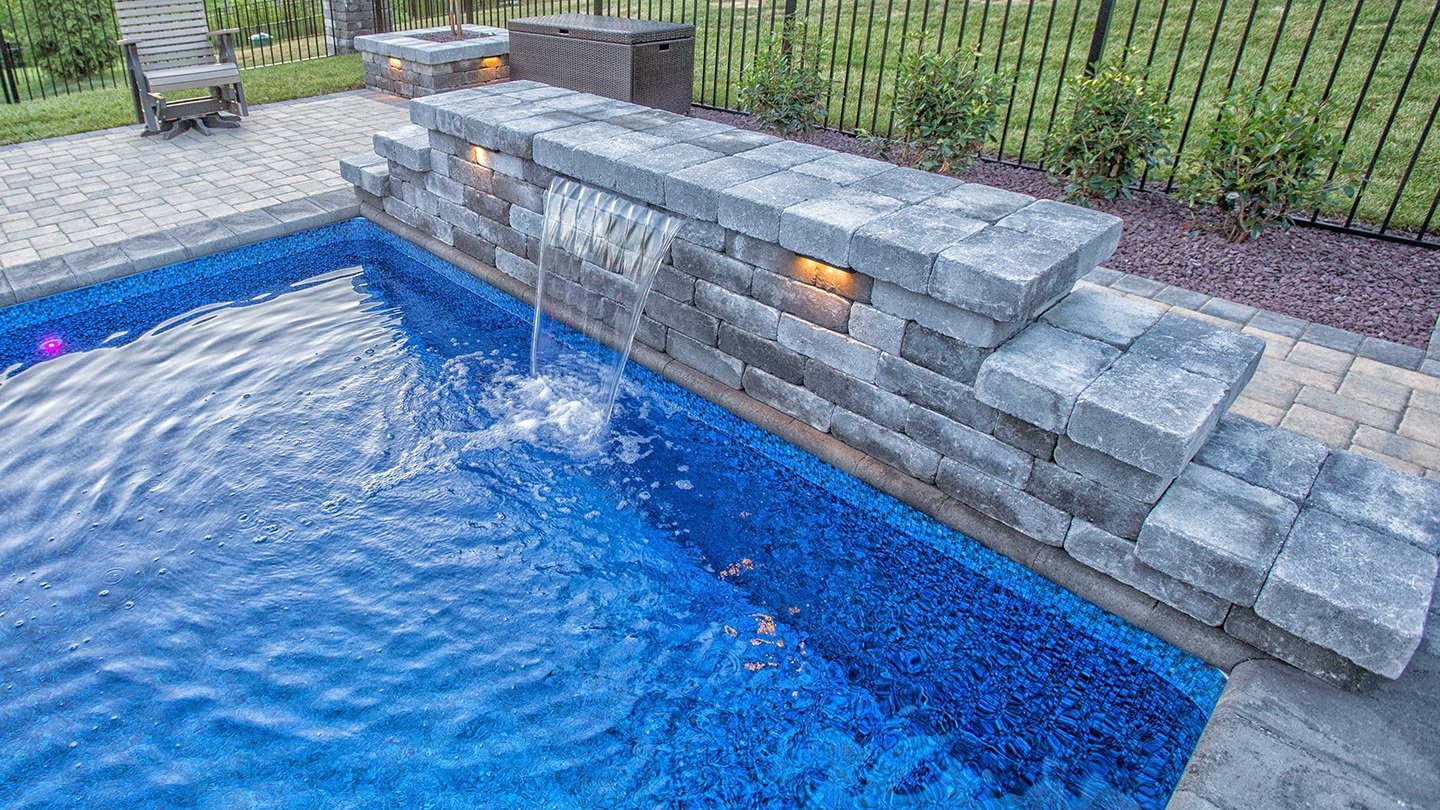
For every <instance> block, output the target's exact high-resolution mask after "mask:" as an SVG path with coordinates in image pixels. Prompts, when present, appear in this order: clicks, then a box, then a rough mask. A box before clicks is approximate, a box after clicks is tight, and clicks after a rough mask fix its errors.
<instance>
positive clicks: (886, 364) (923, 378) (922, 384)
mask: <svg viewBox="0 0 1440 810" xmlns="http://www.w3.org/2000/svg"><path fill="white" fill-rule="evenodd" d="M875 382H876V383H877V384H878V385H879V386H880V387H881V388H883V389H885V390H886V391H890V392H893V393H895V394H898V395H900V396H902V397H905V398H906V399H908V400H910V401H911V402H913V403H915V404H916V405H920V406H923V407H925V408H929V409H930V410H932V411H935V412H936V413H942V414H945V415H946V416H948V417H950V418H951V419H954V420H955V421H957V422H960V423H961V424H965V425H969V426H970V427H972V428H975V429H976V430H979V431H981V432H989V431H990V429H991V427H992V426H993V425H994V424H995V417H996V413H995V411H994V409H993V408H991V407H990V406H988V405H985V404H982V403H981V402H980V400H978V399H976V398H975V389H974V388H972V387H970V386H969V385H966V384H965V383H962V382H957V381H956V380H953V379H951V378H949V377H946V376H944V375H942V374H937V373H935V372H934V371H931V370H930V369H928V368H925V367H924V366H918V365H916V364H914V363H912V362H910V361H909V360H905V359H903V358H900V357H896V356H895V355H893V354H882V355H880V367H879V371H878V372H877V373H876V375H875Z"/></svg>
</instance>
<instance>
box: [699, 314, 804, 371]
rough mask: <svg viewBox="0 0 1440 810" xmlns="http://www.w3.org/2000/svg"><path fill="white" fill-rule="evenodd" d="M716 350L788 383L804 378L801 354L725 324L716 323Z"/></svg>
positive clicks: (802, 356)
mask: <svg viewBox="0 0 1440 810" xmlns="http://www.w3.org/2000/svg"><path fill="white" fill-rule="evenodd" d="M720 351H722V352H725V353H726V354H728V355H731V356H732V357H737V358H739V359H740V360H743V361H744V362H745V364H746V365H751V366H755V367H757V368H760V369H763V370H765V371H767V372H769V373H770V374H772V375H774V376H776V377H779V378H780V379H782V380H784V381H785V382H788V383H793V384H795V385H799V384H801V383H802V382H804V381H805V366H806V360H805V356H804V355H802V354H799V353H797V352H792V351H790V350H789V349H786V348H784V347H783V346H781V345H780V344H779V343H776V342H775V341H773V340H765V339H764V338H758V337H755V336H754V335H752V334H750V333H749V332H745V331H742V330H739V329H736V328H735V327H733V326H730V325H729V324H723V323H722V324H720Z"/></svg>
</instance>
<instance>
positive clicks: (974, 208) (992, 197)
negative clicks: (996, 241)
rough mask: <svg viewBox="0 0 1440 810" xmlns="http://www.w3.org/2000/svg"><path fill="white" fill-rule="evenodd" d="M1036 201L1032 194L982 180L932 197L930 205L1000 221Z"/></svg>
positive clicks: (959, 214) (963, 214)
mask: <svg viewBox="0 0 1440 810" xmlns="http://www.w3.org/2000/svg"><path fill="white" fill-rule="evenodd" d="M1033 202H1035V198H1034V197H1031V196H1029V195H1028V194H1017V193H1016V192H1013V191H1005V190H1004V189H999V188H995V187H994V186H986V185H982V184H980V183H965V184H964V185H962V186H960V187H959V188H957V189H954V190H953V191H947V192H945V193H944V194H940V195H937V196H935V197H932V198H930V204H931V205H933V206H937V207H940V208H943V209H944V210H946V211H950V212H952V213H953V214H954V215H956V216H962V217H969V218H971V219H979V220H984V221H985V222H990V223H994V222H998V221H1000V220H1001V219H1004V218H1005V217H1007V216H1009V215H1010V214H1013V213H1014V212H1016V211H1018V210H1020V209H1021V208H1024V207H1025V206H1027V205H1029V204H1030V203H1033Z"/></svg>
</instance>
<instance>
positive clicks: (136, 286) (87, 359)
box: [0, 220, 1223, 808]
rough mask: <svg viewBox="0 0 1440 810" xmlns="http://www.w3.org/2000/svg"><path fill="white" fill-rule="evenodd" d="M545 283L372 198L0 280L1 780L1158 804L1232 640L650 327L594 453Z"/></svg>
mask: <svg viewBox="0 0 1440 810" xmlns="http://www.w3.org/2000/svg"><path fill="white" fill-rule="evenodd" d="M529 312H530V311H529V309H528V307H526V306H525V305H523V304H521V303H519V302H516V301H514V300H512V299H509V298H508V297H506V296H504V295H503V294H501V293H499V292H497V291H495V290H493V289H491V288H489V287H487V286H485V285H484V284H482V283H480V282H479V281H476V280H474V279H472V278H471V277H469V276H468V275H466V274H464V273H463V272H461V271H459V270H457V269H455V268H453V267H451V266H449V265H446V264H444V263H443V262H441V261H440V260H438V259H436V258H435V257H433V256H430V255H428V254H426V253H424V252H422V251H420V250H419V249H417V248H415V247H414V246H412V245H409V244H408V243H405V242H403V241H401V240H399V239H397V238H395V237H393V236H391V235H389V234H386V233H385V232H383V231H381V230H380V229H378V228H376V227H375V226H373V225H370V224H369V223H366V222H363V221H359V220H355V221H350V222H343V223H337V224H336V225H332V226H326V227H325V228H321V229H317V230H314V231H309V232H305V233H302V234H297V235H295V236H292V237H287V238H285V239H282V240H276V241H273V242H270V243H265V244H262V245H257V246H251V247H249V248H242V249H240V250H237V251H232V252H231V253H228V254H223V255H221V256H217V257H211V258H209V259H204V260H200V261H197V262H191V263H187V264H184V265H177V266H174V267H170V268H165V269H162V270H159V271H155V272H153V273H148V274H144V275H141V276H135V277H131V278H128V279H122V280H119V281H116V282H110V283H108V284H105V285H101V286H99V287H92V288H89V289H86V290H80V291H75V292H71V293H65V294H62V295H60V296H55V297H52V298H49V299H42V300H40V301H35V302H31V303H28V304H23V305H20V306H17V307H11V308H9V309H5V310H0V632H3V633H4V635H5V638H4V642H3V644H0V690H3V691H0V805H3V806H6V807H122V806H123V807H216V808H221V807H223V808H244V807H287V808H288V807H297V808H299V807H304V808H311V807H316V808H318V807H336V808H339V807H406V808H411V807H414V808H421V807H425V808H451V807H494V808H509V807H516V808H522V807H523V808H531V807H534V808H542V807H555V808H601V807H617V808H630V807H634V808H654V807H673V808H690V807H696V808H698V807H736V808H750V807H816V808H820V807H858V806H867V807H868V806H878V807H897V808H898V807H1046V808H1079V807H1113V808H1131V807H1141V808H1158V807H1162V806H1163V805H1164V804H1165V801H1166V797H1167V796H1168V795H1169V793H1170V791H1171V790H1173V788H1174V786H1175V783H1176V782H1177V780H1178V779H1179V776H1180V773H1181V771H1182V769H1183V767H1184V764H1185V761H1186V758H1187V757H1188V755H1189V752H1190V751H1191V749H1192V748H1193V747H1194V744H1195V742H1196V740H1197V739H1198V737H1199V734H1200V731H1201V729H1202V727H1203V725H1204V723H1205V719H1206V717H1207V715H1208V714H1209V712H1210V710H1211V709H1212V707H1213V706H1214V702H1215V700H1216V698H1217V697H1218V694H1219V691H1220V688H1221V686H1222V684H1223V676H1222V675H1221V674H1220V673H1219V672H1218V671H1216V670H1214V669H1212V668H1210V667H1207V666H1206V665H1204V664H1203V663H1202V662H1200V661H1199V660H1197V659H1195V658H1193V657H1191V656H1189V655H1187V654H1185V653H1182V652H1180V651H1179V650H1176V649H1174V648H1172V647H1170V646H1168V645H1166V644H1164V643H1162V642H1160V641H1158V640H1156V639H1154V638H1153V637H1151V636H1149V635H1146V634H1145V633H1143V632H1141V631H1138V630H1136V629H1134V628H1131V627H1129V626H1128V625H1126V624H1124V623H1123V622H1121V621H1119V620H1117V619H1115V618H1114V617H1111V616H1109V615H1107V614H1105V613H1104V612H1102V611H1100V610H1099V609H1098V608H1095V607H1093V606H1091V605H1089V604H1087V603H1085V602H1083V601H1082V600H1080V599H1078V598H1077V597H1074V596H1073V595H1071V594H1069V593H1067V592H1065V591H1064V590H1062V589H1060V588H1058V587H1056V586H1054V585H1052V584H1050V583H1048V582H1046V581H1044V580H1043V579H1041V578H1039V577H1037V576H1036V575H1034V574H1032V573H1030V572H1028V571H1026V570H1024V569H1023V568H1021V567H1019V566H1017V565H1015V564H1013V563H1010V562H1009V561H1006V560H1004V559H1002V558H1000V557H998V556H997V555H994V554H993V553H991V552H989V551H987V550H985V549H984V548H983V547H981V546H979V544H977V543H975V542H974V541H972V540H969V539H968V538H965V537H963V536H962V535H959V534H956V533H954V532H952V531H950V530H949V529H946V528H945V527H943V526H940V525H939V524H937V523H935V522H934V521H932V520H930V519H928V518H926V517H925V516H923V515H921V514H919V513H917V512H915V511H913V510H911V509H909V508H908V507H905V506H904V505H902V504H900V503H898V502H896V501H894V500H892V499H890V498H888V497H886V496H884V495H881V494H879V493H877V492H875V491H874V490H871V489H869V488H868V487H866V486H864V485H863V484H861V483H860V482H858V481H856V480H855V479H853V478H850V477H849V476H846V475H844V474H842V473H840V472H838V471H836V470H834V469H832V468H829V467H827V466H825V465H824V464H822V463H820V462H819V461H817V460H815V459H814V458H812V457H809V456H807V455H805V454H804V453H802V452H800V451H798V450H796V449H794V448H792V447H789V446H787V445H785V444H784V443H782V442H780V441H779V440H777V439H775V438H774V437H772V436H770V435H768V434H765V433H763V432H762V431H760V430H758V429H756V428H753V427H751V426H749V425H747V424H745V423H742V422H740V421H739V420H737V419H736V418H734V417H732V416H731V415H729V414H728V413H726V412H724V411H722V410H720V409H719V408H717V407H716V406H713V405H711V404H709V403H707V402H705V401H703V400H701V399H699V398H697V397H695V396H694V395H692V394H689V393H687V392H685V391H683V390H681V389H679V388H678V387H676V386H674V385H673V384H671V383H668V382H666V381H664V380H663V379H661V378H659V377H657V376H655V375H653V374H651V373H649V372H647V371H645V370H644V369H641V368H638V367H636V366H635V365H634V364H632V365H631V367H630V370H629V371H628V372H627V378H628V379H627V381H626V383H625V384H624V386H623V388H622V392H621V397H620V400H619V402H618V404H617V407H616V413H615V421H614V424H613V425H612V430H611V433H610V435H609V436H608V438H607V439H606V441H605V444H604V446H603V447H602V448H601V449H600V450H599V451H598V452H577V451H576V449H575V448H574V447H572V446H571V443H569V442H567V439H566V434H565V432H564V431H563V430H562V427H563V425H564V420H563V419H555V418H552V417H553V416H554V414H553V413H552V414H536V413H530V412H522V410H523V409H517V407H516V402H517V401H521V400H522V399H523V398H524V396H525V395H526V392H527V391H529V388H528V386H529V385H530V383H529V381H527V380H526V378H525V375H524V374H523V373H522V372H523V371H524V370H525V364H526V362H527V357H528V340H529V332H530V323H529V318H530V314H529ZM576 348H577V351H580V352H595V351H600V350H598V349H596V348H595V347H593V346H588V345H586V344H585V343H584V342H583V341H581V340H580V339H578V338H576Z"/></svg>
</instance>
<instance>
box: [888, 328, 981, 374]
mask: <svg viewBox="0 0 1440 810" xmlns="http://www.w3.org/2000/svg"><path fill="white" fill-rule="evenodd" d="M989 355H990V352H989V350H987V349H981V348H978V347H976V346H971V345H969V344H967V343H965V342H964V341H960V340H956V339H955V338H953V337H950V336H949V335H945V334H942V333H940V332H937V331H935V330H934V329H927V328H926V327H924V326H922V325H920V324H918V323H916V322H914V321H911V322H909V323H907V324H905V335H904V337H903V339H902V340H901V342H900V356H901V357H904V358H905V359H906V360H909V361H910V362H912V363H918V364H920V365H922V366H924V367H926V368H928V369H930V370H931V371H934V372H937V373H939V374H943V375H945V376H946V377H949V378H950V379H952V380H955V381H956V382H962V383H965V384H966V385H973V384H974V383H975V375H976V374H978V373H979V371H980V364H981V363H983V362H984V361H985V358H986V357H988V356H989Z"/></svg>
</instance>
